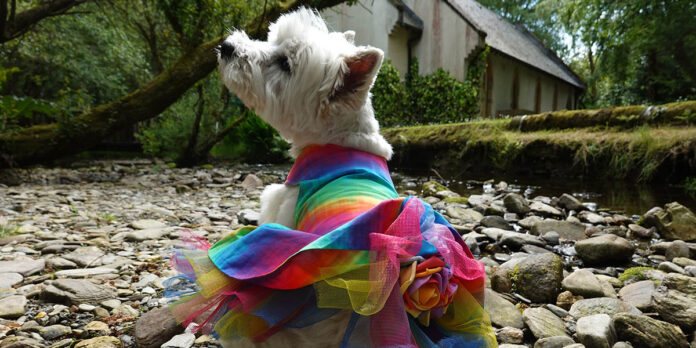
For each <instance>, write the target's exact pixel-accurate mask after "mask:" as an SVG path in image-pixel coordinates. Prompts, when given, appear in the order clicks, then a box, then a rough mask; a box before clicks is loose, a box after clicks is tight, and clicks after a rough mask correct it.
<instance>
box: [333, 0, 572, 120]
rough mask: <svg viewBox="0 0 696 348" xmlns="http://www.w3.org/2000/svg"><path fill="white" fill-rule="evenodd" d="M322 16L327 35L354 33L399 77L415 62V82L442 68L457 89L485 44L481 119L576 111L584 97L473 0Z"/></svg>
mask: <svg viewBox="0 0 696 348" xmlns="http://www.w3.org/2000/svg"><path fill="white" fill-rule="evenodd" d="M322 15H323V16H324V18H325V19H326V22H327V23H328V25H329V27H330V28H331V29H332V30H336V31H345V30H354V31H355V32H356V35H355V41H356V44H358V45H372V46H375V47H379V48H380V49H382V50H383V51H384V52H385V54H386V57H387V58H389V59H391V61H392V64H393V65H394V66H395V67H396V68H397V69H398V70H399V72H400V73H401V74H402V76H403V75H404V74H405V73H406V72H407V71H408V66H409V65H410V62H411V61H412V60H413V59H414V58H417V59H418V62H419V69H420V71H419V73H420V74H429V73H432V72H434V71H435V70H436V69H437V68H439V67H442V68H443V69H445V70H447V71H448V72H449V73H450V74H452V75H453V76H454V77H456V78H457V79H459V80H460V81H462V80H463V79H464V78H465V77H466V71H467V67H468V65H469V63H470V61H471V60H473V59H474V58H475V57H476V56H477V55H478V53H479V52H480V51H481V50H482V49H483V48H484V47H485V44H487V45H488V46H490V53H489V55H488V57H487V59H488V62H487V63H488V64H487V68H486V72H485V74H484V75H485V76H484V78H483V83H482V91H481V92H482V93H481V100H480V103H481V105H480V106H481V108H480V109H481V116H483V117H496V116H499V115H520V114H532V113H540V112H546V111H552V110H561V109H574V108H576V107H577V105H578V99H579V97H580V96H581V95H582V93H583V92H584V90H585V84H584V82H583V80H582V79H581V78H580V77H578V76H577V75H576V74H575V73H574V72H573V71H572V70H571V69H570V68H569V67H568V66H567V65H565V63H563V61H562V60H561V59H560V58H558V56H556V55H555V54H554V53H553V52H552V51H551V50H549V49H548V48H547V47H546V46H544V45H543V44H542V43H541V42H540V41H539V40H538V39H537V38H536V37H535V36H534V35H533V34H531V33H530V32H528V31H527V30H525V29H524V28H523V27H521V26H519V25H515V24H512V23H510V22H508V21H507V20H505V19H503V18H502V17H500V16H498V15H497V14H495V13H494V12H493V11H491V10H488V9H487V8H485V7H484V6H482V5H481V4H479V3H478V2H476V1H474V0H360V1H359V2H358V3H357V4H355V5H353V6H348V5H345V4H341V5H338V6H335V7H332V8H329V9H326V10H324V11H323V12H322Z"/></svg>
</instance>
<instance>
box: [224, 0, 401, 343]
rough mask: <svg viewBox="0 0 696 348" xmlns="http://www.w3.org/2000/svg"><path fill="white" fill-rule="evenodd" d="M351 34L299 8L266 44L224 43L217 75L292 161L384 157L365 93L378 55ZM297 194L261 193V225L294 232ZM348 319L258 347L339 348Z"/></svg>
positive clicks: (276, 188)
mask: <svg viewBox="0 0 696 348" xmlns="http://www.w3.org/2000/svg"><path fill="white" fill-rule="evenodd" d="M354 36H355V33H354V32H352V31H348V32H345V33H339V32H329V30H328V29H327V26H326V24H325V23H324V21H323V20H322V19H321V17H320V16H319V15H318V14H317V13H316V12H315V11H312V10H309V9H299V10H297V11H295V12H293V13H290V14H286V15H283V16H282V17H280V18H279V19H278V20H277V21H276V22H275V23H273V24H271V26H270V28H269V33H268V40H267V41H256V40H251V39H249V37H248V36H247V35H246V34H245V33H244V32H242V31H234V32H233V33H232V34H231V35H230V36H228V37H227V38H226V39H225V42H224V43H223V45H232V47H233V48H234V49H233V51H234V53H233V54H232V55H231V56H230V57H221V56H218V62H219V65H220V76H221V78H222V81H223V82H224V84H225V86H227V88H229V89H230V91H232V92H233V93H235V94H236V95H237V96H238V97H239V98H240V99H241V100H242V102H244V104H245V105H246V106H248V107H249V108H251V109H253V110H254V111H255V112H256V114H257V115H259V116H260V117H261V118H262V119H263V120H265V121H266V122H268V123H269V124H270V125H271V126H273V127H274V128H275V129H277V130H278V133H280V135H281V136H282V137H283V138H285V139H286V140H287V141H288V142H289V143H290V144H291V145H292V147H291V149H290V153H291V155H293V156H294V157H296V156H297V155H298V154H299V153H300V152H301V151H302V150H303V149H304V148H305V147H306V146H307V145H311V144H336V145H341V146H344V147H349V148H354V149H358V150H362V151H366V152H370V153H373V154H377V155H379V156H382V157H384V158H386V159H389V158H390V157H391V156H392V148H391V146H390V145H389V143H387V141H386V140H385V139H384V137H382V135H381V134H380V133H379V125H378V123H377V120H376V119H375V116H374V111H373V109H372V104H371V102H370V93H369V90H370V87H371V86H372V83H373V82H374V79H375V77H376V75H377V72H378V70H379V67H380V65H381V62H382V58H383V55H384V54H383V52H382V51H381V50H379V49H377V48H374V47H369V46H355V44H354V43H353V38H354ZM286 61H287V64H285V62H286ZM288 66H289V68H290V71H289V72H288V71H287V70H286V69H287V67H288ZM298 193H299V192H298V187H297V186H296V185H295V186H286V185H282V184H280V185H278V184H276V185H269V186H268V187H266V189H265V190H264V192H263V194H262V195H261V214H260V218H259V222H260V223H269V222H275V223H279V224H282V225H285V226H287V227H290V228H293V227H294V221H293V220H294V213H295V205H296V202H297V196H298ZM349 314H350V311H344V312H342V313H340V314H338V315H335V316H333V317H331V318H329V319H327V320H325V321H322V322H319V323H317V324H315V325H313V326H310V327H307V328H303V329H283V330H281V331H279V332H278V333H276V334H275V335H273V336H271V338H269V339H268V340H267V341H265V342H263V343H261V344H259V345H257V346H266V347H311V346H315V347H331V346H337V345H338V343H340V342H341V339H342V338H343V334H344V332H345V328H346V326H347V322H348V318H349V317H350V315H349ZM228 344H229V346H230V347H231V346H235V347H239V346H245V345H252V346H253V344H251V342H240V341H235V342H230V343H228Z"/></svg>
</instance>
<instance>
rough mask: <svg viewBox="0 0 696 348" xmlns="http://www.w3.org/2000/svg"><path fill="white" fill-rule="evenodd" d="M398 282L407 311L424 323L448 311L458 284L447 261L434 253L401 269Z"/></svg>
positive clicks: (428, 324)
mask: <svg viewBox="0 0 696 348" xmlns="http://www.w3.org/2000/svg"><path fill="white" fill-rule="evenodd" d="M399 284H400V285H401V294H402V296H403V297H404V304H405V305H406V311H407V312H408V313H409V314H411V315H412V316H413V317H414V318H418V321H419V322H420V323H421V324H423V325H425V326H430V318H431V317H432V318H439V317H441V316H442V315H443V314H445V312H446V311H447V306H449V304H450V303H451V302H452V298H453V297H454V293H455V292H456V291H457V287H458V285H457V283H455V282H454V281H453V279H452V271H451V270H450V269H449V267H448V266H447V264H446V263H445V262H444V261H442V260H441V259H440V258H438V257H435V256H431V257H430V258H429V259H427V260H425V261H423V262H420V263H419V262H418V261H414V262H413V263H411V265H410V266H406V267H404V268H402V269H401V272H400V274H399Z"/></svg>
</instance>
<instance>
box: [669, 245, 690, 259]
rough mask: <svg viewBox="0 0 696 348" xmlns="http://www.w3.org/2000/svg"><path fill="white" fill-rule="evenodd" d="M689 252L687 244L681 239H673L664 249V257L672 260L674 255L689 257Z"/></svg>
mask: <svg viewBox="0 0 696 348" xmlns="http://www.w3.org/2000/svg"><path fill="white" fill-rule="evenodd" d="M689 256H691V252H690V251H689V246H688V245H687V244H686V242H684V241H683V240H675V241H674V242H672V244H670V245H669V246H668V247H667V250H665V258H667V261H672V260H674V258H675V257H689Z"/></svg>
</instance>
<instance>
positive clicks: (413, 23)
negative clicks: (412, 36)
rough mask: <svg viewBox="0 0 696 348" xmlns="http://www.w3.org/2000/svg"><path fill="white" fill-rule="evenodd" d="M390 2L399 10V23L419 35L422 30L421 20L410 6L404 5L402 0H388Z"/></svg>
mask: <svg viewBox="0 0 696 348" xmlns="http://www.w3.org/2000/svg"><path fill="white" fill-rule="evenodd" d="M390 2H391V3H392V5H394V7H396V9H398V10H399V23H400V24H401V25H403V26H405V27H406V28H409V29H411V30H413V31H415V32H416V34H417V35H420V33H422V32H423V20H422V19H421V18H420V17H418V15H417V14H416V13H415V12H413V10H412V9H411V8H410V7H408V6H406V4H404V2H403V0H390Z"/></svg>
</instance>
